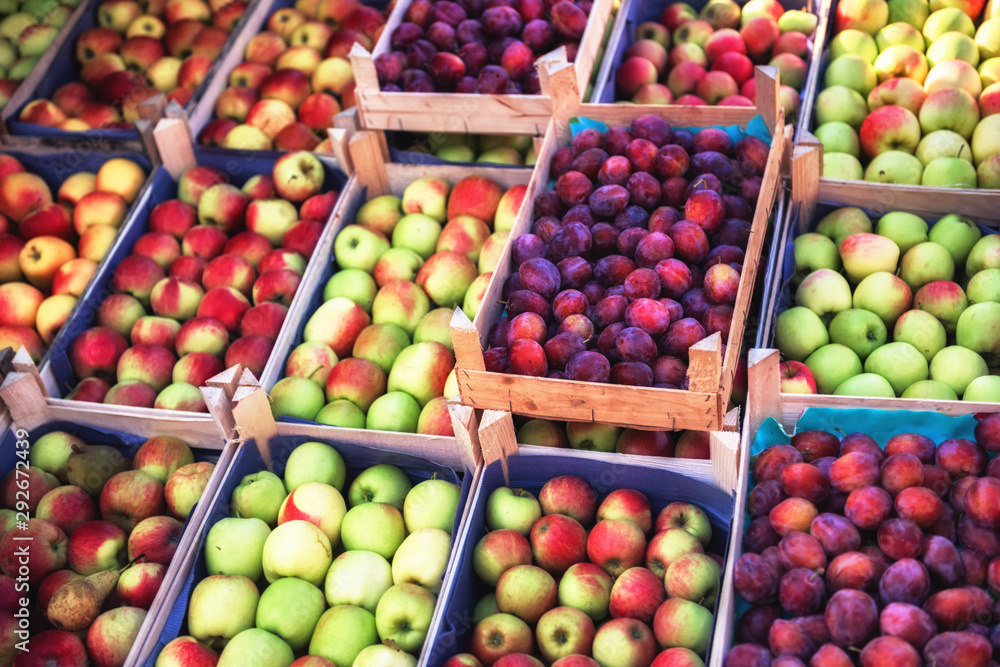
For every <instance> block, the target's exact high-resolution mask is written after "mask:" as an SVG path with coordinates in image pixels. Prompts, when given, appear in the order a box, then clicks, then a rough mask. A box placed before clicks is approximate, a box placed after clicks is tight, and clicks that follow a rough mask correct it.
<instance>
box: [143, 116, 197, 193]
mask: <svg viewBox="0 0 1000 667" xmlns="http://www.w3.org/2000/svg"><path fill="white" fill-rule="evenodd" d="M153 139H154V140H155V141H156V151H157V152H158V153H159V154H160V162H161V163H162V164H163V167H164V168H165V169H166V170H167V171H168V172H169V173H170V175H171V176H172V177H173V178H174V179H177V178H179V177H180V175H181V174H183V173H184V172H185V171H186V170H188V169H190V168H191V167H193V166H194V165H195V158H194V146H193V143H192V139H191V131H190V130H189V129H188V124H187V122H186V121H184V120H181V119H179V118H161V119H160V121H159V122H158V123H157V124H156V127H155V128H154V129H153Z"/></svg>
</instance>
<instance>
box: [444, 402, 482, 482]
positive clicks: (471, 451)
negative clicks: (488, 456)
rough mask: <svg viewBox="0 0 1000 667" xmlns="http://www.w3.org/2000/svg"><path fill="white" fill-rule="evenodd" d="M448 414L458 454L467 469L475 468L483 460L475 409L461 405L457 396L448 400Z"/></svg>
mask: <svg viewBox="0 0 1000 667" xmlns="http://www.w3.org/2000/svg"><path fill="white" fill-rule="evenodd" d="M448 414H449V416H450V417H451V427H452V430H453V431H454V432H455V440H456V443H457V445H458V448H459V449H460V450H461V451H460V454H461V456H462V459H463V460H464V461H465V466H466V467H467V468H468V469H469V470H475V469H476V468H478V467H479V464H480V463H482V461H483V451H482V446H481V444H480V442H479V419H478V418H477V417H476V411H475V410H473V409H472V408H470V407H469V406H467V405H462V402H461V400H459V399H458V398H457V397H456V398H452V399H449V400H448Z"/></svg>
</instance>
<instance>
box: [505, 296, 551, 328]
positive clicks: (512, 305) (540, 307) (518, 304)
mask: <svg viewBox="0 0 1000 667" xmlns="http://www.w3.org/2000/svg"><path fill="white" fill-rule="evenodd" d="M528 312H531V313H538V314H539V315H541V317H542V319H543V320H547V319H548V318H549V316H550V315H551V314H552V311H551V309H550V307H549V302H548V301H546V300H545V299H543V298H542V295H541V294H539V293H538V292H532V291H531V290H526V289H521V290H515V291H513V292H511V293H510V295H509V296H508V297H507V315H509V316H510V317H515V316H517V315H520V314H521V313H528ZM507 328H508V330H509V329H510V325H509V324H508V327H507Z"/></svg>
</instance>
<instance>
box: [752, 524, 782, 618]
mask: <svg viewBox="0 0 1000 667" xmlns="http://www.w3.org/2000/svg"><path fill="white" fill-rule="evenodd" d="M780 541H781V536H780V535H778V533H776V532H775V530H774V527H773V526H772V525H771V519H770V518H769V517H766V516H759V517H757V518H756V519H754V520H753V521H751V522H750V525H749V526H747V528H746V530H745V531H744V532H743V545H744V546H745V547H746V550H747V551H750V552H752V553H760V552H762V551H763V550H764V549H766V548H768V547H777V546H778V543H779V542H780ZM748 602H749V600H748Z"/></svg>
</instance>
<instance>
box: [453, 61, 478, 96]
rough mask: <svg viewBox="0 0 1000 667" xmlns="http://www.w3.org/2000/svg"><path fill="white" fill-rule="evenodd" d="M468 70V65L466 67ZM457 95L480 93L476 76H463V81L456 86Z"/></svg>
mask: <svg viewBox="0 0 1000 667" xmlns="http://www.w3.org/2000/svg"><path fill="white" fill-rule="evenodd" d="M466 70H468V65H466ZM455 92H456V93H465V94H469V95H471V94H474V93H478V92H479V83H478V82H477V81H476V77H474V76H463V77H462V80H461V81H459V82H458V83H456V84H455Z"/></svg>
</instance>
